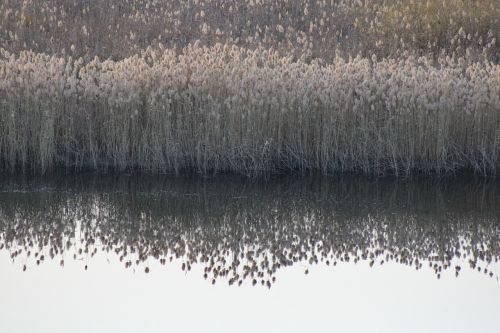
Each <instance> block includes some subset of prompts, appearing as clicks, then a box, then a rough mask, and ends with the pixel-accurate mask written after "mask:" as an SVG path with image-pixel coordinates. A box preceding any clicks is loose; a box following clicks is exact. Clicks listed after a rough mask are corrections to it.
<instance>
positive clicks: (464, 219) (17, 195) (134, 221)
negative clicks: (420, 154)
mask: <svg viewBox="0 0 500 333" xmlns="http://www.w3.org/2000/svg"><path fill="white" fill-rule="evenodd" d="M81 179H84V180H85V181H84V182H83V183H80V181H81ZM18 184H19V183H14V184H13V185H3V186H2V189H1V190H2V192H0V199H1V200H0V249H2V248H4V247H5V248H6V249H7V250H8V251H9V252H10V253H11V256H12V257H13V258H16V257H19V258H16V260H18V261H19V262H21V264H26V263H28V268H29V266H30V265H31V262H33V263H34V262H37V261H38V263H39V264H41V263H42V262H43V261H44V260H47V259H48V258H55V259H54V260H58V261H61V260H68V259H70V258H71V257H72V256H74V257H76V258H84V259H85V260H84V262H85V264H86V265H87V264H89V265H91V261H89V260H90V258H91V257H92V256H93V255H95V254H96V253H97V252H98V251H105V252H114V253H116V255H117V258H118V260H119V261H120V262H122V264H123V265H124V266H125V267H126V268H130V267H138V266H139V267H141V270H146V268H147V266H146V265H147V264H146V262H147V261H148V260H152V259H153V258H155V259H156V260H158V261H159V262H160V263H161V264H169V262H170V260H171V258H177V259H178V260H180V261H181V263H182V264H181V269H183V270H186V271H188V270H190V269H191V267H192V266H193V265H196V264H201V265H203V266H205V270H204V274H206V278H207V279H209V278H210V280H212V279H215V280H216V279H220V278H223V279H226V280H227V281H228V283H230V284H240V281H243V280H245V279H248V281H251V282H252V283H253V282H254V281H255V283H259V284H264V285H266V286H268V283H267V282H269V284H271V283H273V282H274V280H275V279H274V274H275V273H276V271H277V270H279V269H280V268H282V267H284V266H290V265H294V264H296V263H302V264H306V265H308V264H309V265H312V264H316V263H319V262H323V263H325V264H327V265H332V266H334V265H335V264H336V263H338V262H342V261H355V262H357V261H366V262H367V263H369V264H370V265H371V266H373V265H375V264H376V265H379V264H383V263H384V262H388V261H395V262H399V263H401V264H405V265H410V266H413V267H415V268H417V269H420V268H422V267H423V265H431V267H432V268H433V270H434V271H435V273H436V275H437V276H439V275H438V274H442V272H443V271H444V270H447V269H452V270H453V271H454V272H455V274H459V272H460V270H461V269H463V268H467V267H469V268H472V269H478V268H479V269H480V270H481V272H482V273H483V272H485V273H487V274H488V275H490V274H491V275H493V274H494V273H493V270H492V269H493V267H494V265H496V264H495V263H497V262H498V260H499V259H500V247H499V246H500V241H499V235H500V224H499V221H498V216H499V214H500V211H499V209H500V206H499V205H498V201H499V199H498V198H499V188H498V186H497V184H495V183H485V182H481V183H476V182H462V183H458V182H445V183H442V184H435V183H433V182H427V181H426V182H415V183H412V182H406V183H403V182H393V181H380V180H379V181H369V180H360V179H356V180H332V179H328V180H325V179H320V178H311V179H305V180H304V179H302V180H299V181H295V182H282V181H271V182H268V183H262V184H259V183H249V182H245V183H242V182H239V181H234V180H233V181H226V180H225V179H218V180H214V181H200V180H194V181H191V180H179V179H175V180H172V179H168V178H164V179H161V178H151V177H144V178H140V179H138V180H136V179H133V178H120V179H118V180H117V179H116V178H113V177H110V178H94V179H89V177H83V178H80V180H79V178H66V179H62V180H61V181H60V182H54V183H51V182H46V181H42V182H41V183H36V182H35V183H31V185H29V184H30V183H27V184H28V185H26V186H19V185H18ZM63 189H64V191H63ZM243 197H245V199H243V200H242V198H243ZM80 239H81V240H80ZM42 256H43V257H42ZM26 257H27V259H25V258H26ZM33 257H34V258H33ZM459 262H465V263H466V264H465V266H461V267H458V268H457V267H456V265H457V263H459ZM63 264H64V261H62V263H61V265H63ZM145 266H146V267H145Z"/></svg>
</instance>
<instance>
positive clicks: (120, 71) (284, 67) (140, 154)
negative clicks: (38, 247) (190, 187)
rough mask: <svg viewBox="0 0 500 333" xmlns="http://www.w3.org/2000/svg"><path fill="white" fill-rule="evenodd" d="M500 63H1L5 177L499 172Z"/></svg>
mask: <svg viewBox="0 0 500 333" xmlns="http://www.w3.org/2000/svg"><path fill="white" fill-rule="evenodd" d="M499 153H500V65H498V64H497V63H495V62H493V61H488V60H482V61H471V60H470V58H464V57H450V56H445V55H442V56H440V57H437V58H433V57H425V56H422V57H416V56H412V55H409V56H407V57H404V58H381V59H377V57H376V56H375V55H374V56H373V57H371V58H367V57H362V56H357V57H351V58H345V57H342V56H340V55H337V56H336V57H334V58H333V59H332V60H331V61H328V62H326V61H324V60H322V59H313V60H311V61H309V60H304V59H302V60H301V59H296V58H294V57H293V56H292V55H291V56H288V57H284V56H282V55H281V53H280V51H279V50H273V49H267V48H255V49H248V48H244V47H238V46H236V45H231V44H215V45H214V46H211V47H207V46H203V45H202V44H201V42H199V43H194V44H189V45H188V46H186V47H184V48H182V49H165V50H163V51H161V52H160V51H158V50H155V49H153V48H149V49H146V50H145V51H142V52H139V53H138V54H136V55H131V56H129V57H126V58H123V59H121V60H111V59H108V60H100V59H99V58H97V57H96V58H94V59H93V60H86V59H85V57H78V58H72V57H71V56H57V55H50V54H43V53H35V52H32V51H20V52H13V53H12V52H9V51H6V50H2V51H1V56H0V170H1V172H4V173H5V172H18V171H21V172H36V173H45V172H47V171H50V170H53V169H54V168H59V167H62V168H66V169H68V170H82V169H93V170H99V171H110V170H121V171H144V172H154V173H157V172H159V173H179V172H182V171H184V170H191V171H196V172H199V173H201V174H212V173H220V172H235V173H241V174H245V175H258V174H263V173H273V172H280V171H288V170H298V171H301V172H307V171H319V172H321V173H324V174H330V173H336V172H362V173H368V174H375V175H385V174H394V175H398V176H403V175H410V174H413V173H425V174H443V173H453V172H455V171H457V170H471V171H474V172H476V173H481V174H490V175H494V174H496V173H497V172H498V170H499V167H500V159H499Z"/></svg>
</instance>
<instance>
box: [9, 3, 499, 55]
mask: <svg viewBox="0 0 500 333" xmlns="http://www.w3.org/2000/svg"><path fill="white" fill-rule="evenodd" d="M196 40H200V42H201V43H202V45H204V46H213V45H215V44H216V43H222V44H225V43H228V44H234V45H237V46H240V47H246V48H256V47H263V48H273V49H275V50H278V51H279V52H280V53H281V55H286V56H288V55H293V56H294V57H296V58H301V59H303V60H308V61H310V60H312V59H314V58H322V59H324V60H325V61H331V60H333V58H335V54H336V52H337V53H341V54H342V55H344V56H348V55H352V56H356V55H358V54H359V55H362V56H366V57H370V56H371V55H372V54H376V55H377V57H379V58H381V57H399V56H402V55H403V54H405V53H406V52H409V53H412V54H414V55H416V56H421V55H425V56H428V57H430V56H434V57H436V56H439V55H440V54H442V53H444V54H445V55H449V56H452V55H455V56H465V55H466V54H468V55H469V57H474V58H477V59H480V58H487V59H489V60H492V61H496V62H498V61H500V43H499V41H500V5H499V2H498V0H479V1H477V0H476V1H472V0H422V1H420V0H319V1H318V0H182V1H180V0H171V1H159V0H45V1H39V0H22V1H21V0H2V1H0V45H2V46H3V47H4V48H5V49H7V50H9V51H11V52H16V53H17V52H20V51H22V50H26V49H29V50H33V51H35V52H39V53H46V54H50V55H57V56H65V55H66V56H67V55H71V56H73V57H84V58H85V59H86V60H91V59H92V58H93V57H94V56H99V57H101V58H111V59H113V60H121V59H123V58H126V57H129V56H132V55H135V54H137V53H138V52H140V50H144V49H146V48H147V47H153V48H155V49H161V48H162V47H165V48H179V49H181V48H184V47H186V46H187V45H188V44H189V43H194V42H195V41H196Z"/></svg>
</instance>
